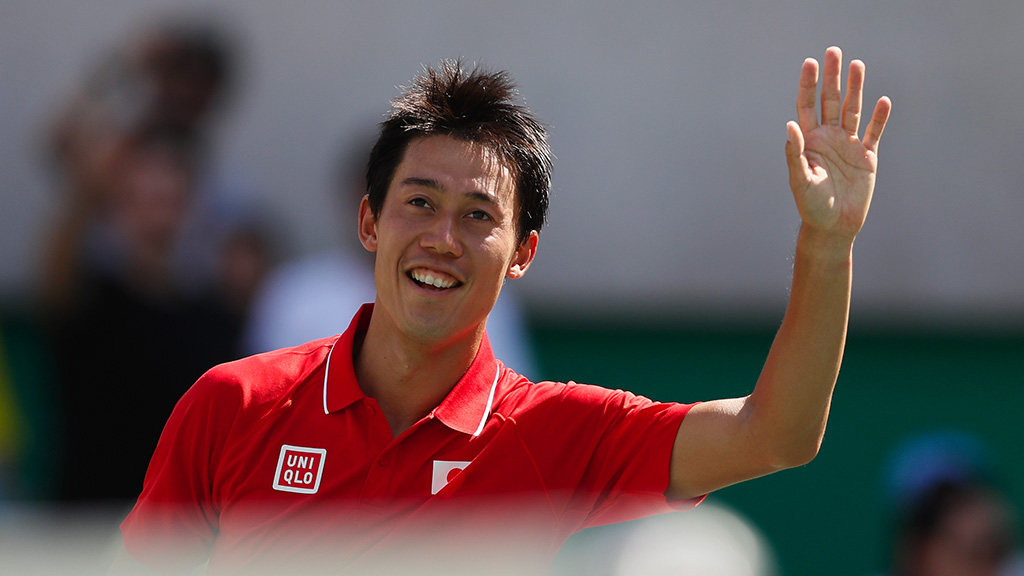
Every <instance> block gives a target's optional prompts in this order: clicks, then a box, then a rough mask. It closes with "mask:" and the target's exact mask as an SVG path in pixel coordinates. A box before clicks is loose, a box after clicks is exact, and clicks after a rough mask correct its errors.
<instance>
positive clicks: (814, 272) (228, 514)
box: [115, 47, 891, 574]
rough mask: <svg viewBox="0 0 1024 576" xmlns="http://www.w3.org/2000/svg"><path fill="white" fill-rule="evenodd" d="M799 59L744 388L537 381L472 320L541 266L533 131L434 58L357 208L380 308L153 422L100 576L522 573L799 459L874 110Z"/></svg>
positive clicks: (846, 274)
mask: <svg viewBox="0 0 1024 576" xmlns="http://www.w3.org/2000/svg"><path fill="white" fill-rule="evenodd" d="M841 68H842V54H841V52H840V50H839V49H838V48H836V47H832V48H829V49H828V50H827V51H826V53H825V58H824V66H823V74H822V79H821V97H820V108H819V101H818V98H817V96H816V92H817V88H818V84H819V78H818V73H819V66H818V63H817V62H816V61H815V60H813V59H807V60H806V61H804V63H803V67H802V70H801V73H800V81H799V87H798V89H797V120H796V121H794V122H790V123H789V124H788V125H787V128H786V129H787V142H786V146H785V151H786V158H787V162H788V166H789V184H790V187H791V189H792V192H793V196H794V199H795V201H796V207H797V210H798V211H799V213H800V217H801V220H802V224H801V227H800V231H799V234H798V237H797V242H796V255H795V259H794V268H793V280H792V290H791V293H790V299H789V304H788V307H787V309H786V313H785V317H784V319H783V321H782V324H781V326H780V328H779V331H778V334H777V336H776V338H775V341H774V343H773V344H772V347H771V350H770V352H769V354H768V358H767V361H766V363H765V366H764V369H763V371H762V373H761V375H760V377H759V378H758V381H757V383H756V386H755V388H754V391H753V392H752V393H751V394H750V395H749V396H746V397H743V398H732V399H723V400H714V401H708V402H703V403H699V404H695V405H685V404H673V403H658V402H653V401H651V400H648V399H646V398H642V397H639V396H635V395H633V394H630V393H628V392H624V391H621V390H608V389H604V388H600V387H596V386H589V385H583V384H575V383H572V382H569V383H554V382H538V383H533V382H530V381H528V380H527V379H526V378H524V377H522V376H520V375H518V374H517V373H516V372H515V371H514V368H515V367H514V366H513V367H508V366H505V365H504V364H503V363H502V362H501V361H500V360H499V359H496V358H495V357H494V355H493V354H492V352H491V348H490V344H489V342H488V339H487V334H486V323H487V317H488V314H489V312H490V311H491V308H492V307H493V306H494V304H495V301H496V300H497V298H498V294H499V293H500V291H501V288H502V285H503V283H504V282H505V281H506V280H509V279H512V280H514V279H518V278H521V277H522V276H523V275H525V274H526V272H527V271H528V269H529V267H530V265H531V263H532V262H533V260H534V258H535V257H536V255H537V251H538V246H539V242H538V240H539V236H538V234H539V231H540V229H541V226H542V224H543V222H544V216H545V212H546V209H547V205H548V191H549V188H550V170H551V152H550V150H549V147H548V144H547V138H546V134H545V131H544V129H543V128H542V127H541V126H540V125H539V124H538V122H537V121H536V120H535V119H534V117H533V116H532V115H531V113H530V112H529V111H528V110H527V109H525V108H524V107H523V106H521V105H520V104H517V103H516V102H515V99H516V93H515V90H514V87H513V84H512V82H511V80H510V78H509V76H508V75H507V74H506V73H504V72H497V73H492V72H487V71H483V70H480V69H474V70H464V69H463V68H462V67H461V66H460V64H459V63H457V62H444V63H442V64H441V65H440V66H439V67H438V68H436V69H430V70H427V71H426V72H425V73H424V74H423V75H421V76H419V77H417V78H416V79H415V80H414V82H413V84H412V86H411V87H410V88H408V89H407V90H406V92H405V93H404V94H403V95H402V96H400V97H399V98H398V99H396V100H395V101H394V102H393V103H392V110H391V112H390V116H389V117H388V118H387V120H385V121H384V122H383V123H382V125H381V131H380V136H379V139H378V141H377V143H376V145H375V147H374V149H373V151H372V152H371V155H370V159H369V163H368V170H367V180H368V194H367V195H366V197H364V199H363V201H362V204H361V206H360V210H359V219H358V232H359V237H360V239H361V241H362V244H363V246H364V247H365V248H366V249H367V250H369V251H371V252H374V253H375V255H376V264H375V282H376V288H377V297H376V301H375V302H374V303H370V304H367V305H365V306H363V307H362V308H361V309H360V310H358V311H354V312H355V316H354V318H353V320H352V323H351V325H350V326H349V327H348V329H347V330H345V331H344V332H343V333H342V334H340V335H338V336H334V337H330V338H326V339H322V340H317V341H313V342H309V343H307V344H304V345H301V346H298V347H295V348H288V349H283V350H277V351H274V352H269V353H266V354H260V355H256V356H252V357H249V358H245V359H242V360H239V361H236V362H232V363H229V364H224V365H220V366H217V367H214V368H213V369H211V370H210V371H209V372H208V373H207V374H205V375H204V376H203V377H202V378H201V379H200V380H199V381H198V382H197V383H196V384H195V385H194V386H193V387H192V388H191V389H190V390H189V392H188V393H187V394H186V395H185V396H184V397H183V398H182V399H181V401H180V402H179V403H178V405H177V407H176V408H175V410H174V413H173V414H172V416H171V417H170V419H169V421H168V423H167V426H166V428H165V430H164V433H163V435H162V437H161V439H160V442H159V445H158V446H157V448H156V451H155V453H154V455H153V458H152V461H151V464H150V466H149V469H148V471H147V474H146V479H145V483H144V486H143V490H142V494H141V496H140V497H139V499H138V502H137V503H136V505H135V507H134V509H133V510H132V511H131V513H130V514H129V515H128V517H127V518H126V519H125V521H124V523H123V524H122V533H123V537H124V544H125V550H126V552H125V553H123V554H121V556H120V557H119V559H118V562H117V564H116V566H115V567H116V568H121V567H131V568H138V566H139V565H143V566H148V567H151V568H154V569H160V570H171V571H180V570H187V569H190V568H191V567H194V566H197V565H203V564H204V563H207V565H208V568H209V570H210V572H212V573H254V572H255V573H263V572H266V573H281V572H285V571H287V572H288V573H296V574H306V573H316V572H332V573H360V574H363V573H372V574H380V573H387V574H390V573H412V572H416V573H442V572H443V573H446V574H451V573H473V574H494V573H502V572H508V573H517V574H518V573H535V572H538V571H543V570H544V569H545V566H546V565H547V563H548V562H549V561H550V559H551V558H552V556H553V555H554V554H555V552H557V550H558V548H559V546H560V545H561V544H562V543H563V542H564V541H565V539H566V538H568V537H569V536H570V535H571V534H573V533H574V532H576V531H579V530H581V529H583V528H585V527H587V526H593V525H597V524H603V523H609V522H617V521H622V520H628V519H631V518H638V517H641V516H645V515H650V514H655V513H659V512H665V511H670V510H677V509H685V508H688V507H692V506H695V505H696V504H697V503H698V502H699V501H700V499H701V498H702V497H703V495H705V494H707V493H709V492H711V491H714V490H717V489H719V488H722V487H725V486H729V485H731V484H735V483H737V482H742V481H745V480H748V479H752V478H756V477H759V476H763V475H766V474H770V473H772V472H775V471H777V470H781V469H784V468H789V467H793V466H799V465H802V464H805V463H807V462H809V461H810V460H811V459H812V458H814V457H815V455H816V454H817V452H818V450H819V447H820V445H821V442H822V436H823V434H824V431H825V425H826V420H827V417H828V412H829V405H830V402H831V397H832V390H833V387H834V385H835V382H836V378H837V376H838V372H839V367H840V363H841V359H842V355H843V347H844V342H845V337H846V328H847V318H848V309H849V303H850V284H851V268H852V248H853V243H854V239H855V238H856V236H857V234H858V232H859V231H860V230H861V226H862V225H863V223H864V220H865V217H866V216H867V213H868V207H869V205H870V203H871V197H872V193H873V190H874V186H875V174H876V166H877V150H878V143H879V138H880V137H881V135H882V131H883V129H884V127H885V124H886V121H887V118H888V115H889V111H890V107H891V104H890V101H889V99H888V98H881V99H880V100H879V101H878V102H877V104H876V105H875V107H874V111H873V113H872V114H871V116H870V118H868V120H867V122H866V127H865V128H864V134H863V137H860V136H859V131H860V129H861V107H862V86H863V81H864V64H863V63H862V62H860V61H856V60H855V61H853V62H851V63H850V65H849V76H848V78H849V80H848V86H847V88H846V91H845V96H844V94H843V92H842V89H841V86H840V77H841Z"/></svg>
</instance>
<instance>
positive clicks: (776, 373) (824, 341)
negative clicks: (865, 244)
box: [746, 225, 853, 467]
mask: <svg viewBox="0 0 1024 576" xmlns="http://www.w3.org/2000/svg"><path fill="white" fill-rule="evenodd" d="M852 248H853V240H852V239H849V238H842V237H838V236H836V235H831V234H827V233H822V232H817V231H815V230H814V229H812V228H809V227H808V226H806V225H805V226H803V227H802V228H801V230H800V234H799V236H798V239H797V245H796V253H795V254H796V255H795V257H794V265H793V285H792V290H791V292H790V297H789V305H788V307H787V309H786V314H785V317H784V318H783V321H782V325H781V326H780V328H779V331H778V333H777V335H776V337H775V341H774V342H773V343H772V347H771V350H770V352H769V354H768V359H767V361H766V362H765V366H764V369H763V370H762V372H761V376H760V378H758V382H757V386H756V387H755V389H754V392H753V393H752V394H751V395H750V397H749V398H748V399H747V406H746V409H747V410H749V411H750V412H749V415H750V417H751V420H750V422H751V424H752V425H753V426H755V427H756V431H755V434H756V435H757V437H760V438H764V439H765V441H766V442H768V443H770V444H769V445H768V446H767V447H766V449H767V450H770V453H771V454H772V456H773V457H774V458H777V459H778V463H777V465H778V466H779V467H788V466H793V465H799V464H803V463H806V462H807V461H809V460H810V459H811V458H813V457H814V455H815V454H817V450H818V447H819V446H820V444H821V439H822V436H823V435H824V432H825V424H826V421H827V419H828V413H829V406H830V404H831V400H832V391H833V389H834V388H835V383H836V379H837V378H838V376H839V367H840V364H841V363H842V358H843V350H844V347H845V343H846V330H847V323H848V318H849V306H850V286H851V279H852V265H853V259H852Z"/></svg>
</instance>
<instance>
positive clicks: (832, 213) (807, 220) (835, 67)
mask: <svg viewBox="0 0 1024 576" xmlns="http://www.w3.org/2000/svg"><path fill="white" fill-rule="evenodd" d="M841 65H842V52H841V51H840V50H839V48H837V47H832V48H829V49H828V50H827V51H826V52H825V66H824V74H823V81H822V87H821V122H820V123H819V121H818V111H817V108H816V106H815V93H816V91H817V84H818V63H817V61H815V60H814V59H812V58H808V59H807V60H805V61H804V64H803V68H802V69H801V71H800V87H799V90H798V92H797V120H798V121H797V122H789V124H788V125H787V142H786V158H787V161H788V163H789V183H790V187H791V188H792V190H793V197H794V199H795V200H796V205H797V209H798V210H799V212H800V217H801V219H802V220H803V223H804V225H805V226H810V227H813V228H815V229H817V230H820V231H825V232H831V233H835V234H838V235H840V236H843V237H847V238H853V237H854V236H856V235H857V233H858V232H859V231H860V229H861V226H863V224H864V219H865V218H866V217H867V213H868V208H869V207H870V205H871V196H872V193H873V191H874V187H875V172H876V169H877V165H878V157H877V152H878V141H879V138H880V137H881V135H882V131H883V130H884V128H885V123H886V121H887V120H888V118H889V111H890V109H891V107H892V103H891V102H890V101H889V99H888V98H886V97H882V98H880V99H879V100H878V103H877V104H876V105H875V110H874V113H873V114H872V116H871V120H870V122H869V123H868V125H867V127H866V128H865V131H864V138H863V140H862V139H860V138H859V137H858V130H859V128H860V116H861V103H862V97H863V86H864V63H863V62H861V61H859V60H854V61H852V62H851V63H850V74H849V85H848V87H847V91H846V98H845V100H844V99H842V98H841V91H840V67H841Z"/></svg>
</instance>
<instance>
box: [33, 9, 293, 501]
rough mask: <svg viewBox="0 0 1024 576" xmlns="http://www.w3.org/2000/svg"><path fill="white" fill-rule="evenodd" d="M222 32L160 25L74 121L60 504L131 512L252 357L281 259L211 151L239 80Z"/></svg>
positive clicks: (65, 155) (57, 336)
mask: <svg viewBox="0 0 1024 576" xmlns="http://www.w3.org/2000/svg"><path fill="white" fill-rule="evenodd" d="M232 69H233V63H232V55H231V50H230V48H229V46H228V43H227V40H226V39H225V37H224V36H223V35H222V34H221V32H220V31H219V30H217V29H216V28H213V27H212V26H209V25H206V24H203V23H184V24H183V23H171V24H167V25H163V26H159V27H157V28H155V29H153V30H149V31H148V32H147V33H145V34H143V35H141V36H140V37H138V38H137V39H136V40H135V41H133V42H131V43H129V44H128V45H127V46H124V47H122V48H121V50H119V51H118V52H116V53H115V55H114V56H113V57H112V58H110V59H109V60H107V61H105V62H104V63H103V65H102V66H100V67H99V68H98V69H97V70H96V71H95V72H94V73H93V74H92V75H90V76H89V77H87V79H86V81H85V82H84V84H83V86H82V87H81V89H80V90H79V91H78V92H77V93H76V94H75V96H74V97H73V98H72V99H71V101H70V103H69V104H68V106H67V107H66V108H65V109H63V110H62V111H61V113H60V115H59V117H58V121H57V125H56V129H55V131H54V134H53V139H52V146H51V151H52V158H53V160H54V165H55V168H56V169H57V171H58V174H59V176H60V179H61V180H60V187H61V188H62V191H63V192H64V193H65V197H64V198H63V200H64V205H63V206H62V208H61V210H60V213H59V215H58V220H57V222H56V224H55V226H54V228H53V230H52V232H51V235H50V242H49V244H48V246H47V252H46V254H44V258H43V261H44V269H43V282H42V286H43V293H42V299H43V304H44V313H45V315H46V317H47V321H48V322H47V325H48V329H49V331H50V334H51V335H52V342H53V349H52V353H53V356H54V361H55V372H56V376H55V377H56V382H57V386H56V392H57V395H58V397H59V404H60V406H61V417H60V422H61V425H62V427H63V434H62V438H63V442H62V446H61V447H60V451H61V458H62V460H61V464H62V465H61V466H60V468H61V470H62V473H61V480H60V482H59V483H58V484H59V488H58V492H59V493H58V494H57V495H58V496H59V497H60V498H62V499H66V500H74V501H124V502H128V501H130V500H132V499H133V498H135V497H136V496H137V495H138V493H139V491H140V490H141V486H142V478H143V475H144V472H145V469H146V464H147V462H148V458H147V457H146V455H147V454H148V453H149V452H151V451H152V449H153V447H154V446H155V445H156V441H157V439H158V438H159V435H160V430H161V428H162V423H163V421H164V420H165V419H166V417H167V415H168V414H170V411H171V409H172V408H173V406H174V403H175V402H176V401H177V399H178V398H179V397H180V396H181V394H182V393H183V392H184V391H185V390H186V389H187V388H188V387H189V386H190V385H191V384H192V382H194V381H195V380H196V379H197V378H198V377H199V376H200V375H201V374H202V373H203V372H204V371H205V370H206V369H208V368H210V367H211V366H213V365H215V364H217V363H220V362H223V361H227V360H231V359H234V358H237V357H238V356H239V355H240V347H239V339H240V334H241V329H242V326H243V324H244V322H245V317H246V314H247V313H248V307H249V301H250V300H251V297H252V294H253V293H254V292H255V290H256V285H258V283H259V282H261V281H262V276H263V273H264V272H265V270H266V269H268V268H269V266H270V263H271V261H272V257H273V256H272V252H273V245H272V242H271V241H270V239H269V237H268V236H267V235H266V234H265V233H264V229H263V228H261V222H260V221H259V220H254V219H246V218H241V219H239V218H226V217H225V215H228V214H246V211H245V210H242V209H238V208H232V209H230V210H225V209H224V207H225V206H226V205H227V204H228V203H227V202H226V201H225V197H226V194H223V191H222V190H218V189H217V188H216V185H215V184H213V183H212V182H211V178H210V174H211V173H212V171H211V170H210V169H209V165H208V160H209V154H208V150H207V142H208V139H209V137H210V132H211V129H212V128H211V126H212V123H213V119H214V116H215V115H214V112H215V110H216V108H217V107H218V105H219V104H220V103H221V101H222V100H223V98H224V96H225V92H226V91H227V88H228V86H229V81H230V79H231V76H232Z"/></svg>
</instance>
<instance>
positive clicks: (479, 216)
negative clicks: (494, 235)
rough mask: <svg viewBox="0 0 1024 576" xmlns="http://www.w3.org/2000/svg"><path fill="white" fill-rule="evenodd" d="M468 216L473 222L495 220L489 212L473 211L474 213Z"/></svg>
mask: <svg viewBox="0 0 1024 576" xmlns="http://www.w3.org/2000/svg"><path fill="white" fill-rule="evenodd" d="M468 216H469V218H471V219H473V220H483V221H491V220H493V218H491V215H490V214H488V213H487V212H484V211H483V210H473V211H472V212H470V213H469V215H468Z"/></svg>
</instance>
